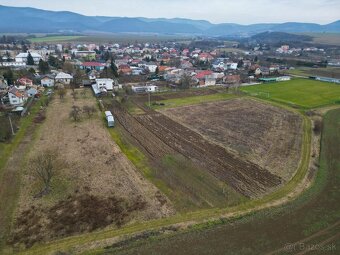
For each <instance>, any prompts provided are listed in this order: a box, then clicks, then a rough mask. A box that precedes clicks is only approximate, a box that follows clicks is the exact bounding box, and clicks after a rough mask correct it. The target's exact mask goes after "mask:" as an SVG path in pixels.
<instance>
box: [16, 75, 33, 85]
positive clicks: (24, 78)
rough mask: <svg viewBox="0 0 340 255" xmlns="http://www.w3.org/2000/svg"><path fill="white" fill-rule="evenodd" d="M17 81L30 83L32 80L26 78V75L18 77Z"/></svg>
mask: <svg viewBox="0 0 340 255" xmlns="http://www.w3.org/2000/svg"><path fill="white" fill-rule="evenodd" d="M18 82H19V83H21V84H26V83H32V82H33V81H32V80H31V79H28V78H26V77H23V78H20V79H19V80H18Z"/></svg>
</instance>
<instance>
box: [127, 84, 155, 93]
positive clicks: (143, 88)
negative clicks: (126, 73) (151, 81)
mask: <svg viewBox="0 0 340 255" xmlns="http://www.w3.org/2000/svg"><path fill="white" fill-rule="evenodd" d="M131 89H132V91H133V92H134V93H145V92H148V93H153V92H157V91H158V87H157V86H155V85H147V86H132V87H131Z"/></svg>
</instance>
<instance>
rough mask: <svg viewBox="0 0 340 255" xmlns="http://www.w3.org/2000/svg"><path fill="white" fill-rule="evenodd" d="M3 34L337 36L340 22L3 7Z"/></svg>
mask: <svg viewBox="0 0 340 255" xmlns="http://www.w3.org/2000/svg"><path fill="white" fill-rule="evenodd" d="M0 16H1V17H2V18H3V20H5V21H6V22H1V23H0V32H1V33H58V32H63V31H64V32H65V31H69V32H79V33H82V32H86V31H99V32H112V33H160V34H193V35H203V36H227V35H232V36H251V35H254V34H257V33H263V32H266V31H270V32H286V33H301V32H318V33H320V32H335V33H340V20H337V21H334V22H332V23H329V24H326V25H320V24H316V23H302V22H285V23H258V24H250V25H241V24H236V23H220V24H213V23H211V22H209V21H206V20H192V19H186V18H171V19H168V18H144V17H133V18H131V17H108V16H86V15H82V14H78V13H74V12H70V11H47V10H42V9H37V8H32V7H11V6H4V5H0Z"/></svg>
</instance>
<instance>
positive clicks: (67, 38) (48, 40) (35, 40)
mask: <svg viewBox="0 0 340 255" xmlns="http://www.w3.org/2000/svg"><path fill="white" fill-rule="evenodd" d="M81 38H82V36H71V35H69V36H67V35H65V36H44V37H35V38H31V39H29V41H30V42H32V43H52V42H63V41H73V40H74V41H75V40H80V39H81Z"/></svg>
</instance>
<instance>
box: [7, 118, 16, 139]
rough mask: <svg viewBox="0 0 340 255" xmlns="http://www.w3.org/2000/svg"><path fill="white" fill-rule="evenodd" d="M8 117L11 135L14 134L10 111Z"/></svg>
mask: <svg viewBox="0 0 340 255" xmlns="http://www.w3.org/2000/svg"><path fill="white" fill-rule="evenodd" d="M8 119H9V124H10V125H11V130H12V135H15V134H14V129H13V125H12V119H11V113H8Z"/></svg>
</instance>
